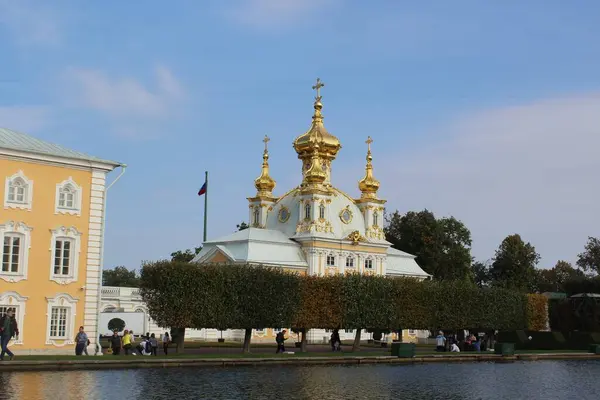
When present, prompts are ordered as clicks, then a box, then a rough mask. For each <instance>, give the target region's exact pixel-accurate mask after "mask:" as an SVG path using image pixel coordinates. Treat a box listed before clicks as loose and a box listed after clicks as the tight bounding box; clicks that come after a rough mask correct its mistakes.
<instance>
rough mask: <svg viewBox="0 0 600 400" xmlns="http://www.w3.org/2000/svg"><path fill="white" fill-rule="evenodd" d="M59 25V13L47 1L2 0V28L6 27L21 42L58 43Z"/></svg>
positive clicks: (0, 3)
mask: <svg viewBox="0 0 600 400" xmlns="http://www.w3.org/2000/svg"><path fill="white" fill-rule="evenodd" d="M59 25H60V23H59V18H58V16H57V14H56V13H55V12H54V11H53V10H52V9H51V8H50V7H48V4H47V3H45V2H38V1H35V0H0V28H1V27H5V28H6V29H7V30H8V31H9V32H10V33H11V34H12V35H13V36H14V39H15V40H16V41H17V43H19V44H22V45H30V44H42V45H56V44H58V43H59V42H60V39H61V34H60V29H59ZM0 32H1V30H0Z"/></svg>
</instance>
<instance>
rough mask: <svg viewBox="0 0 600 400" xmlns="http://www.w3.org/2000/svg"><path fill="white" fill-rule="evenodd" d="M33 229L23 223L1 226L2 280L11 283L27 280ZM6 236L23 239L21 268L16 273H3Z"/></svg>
mask: <svg viewBox="0 0 600 400" xmlns="http://www.w3.org/2000/svg"><path fill="white" fill-rule="evenodd" d="M32 229H33V228H31V227H29V226H27V225H25V224H24V223H23V222H15V221H8V222H6V223H4V224H2V225H0V246H1V247H0V279H3V280H5V281H7V282H11V283H15V282H19V281H22V280H24V279H27V267H28V265H29V249H30V248H31V231H32ZM6 235H19V236H20V238H21V242H22V243H20V246H19V267H18V271H17V272H16V273H14V272H3V271H2V267H1V263H2V261H3V259H4V237H5V236H6Z"/></svg>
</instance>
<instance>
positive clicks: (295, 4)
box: [228, 0, 342, 28]
mask: <svg viewBox="0 0 600 400" xmlns="http://www.w3.org/2000/svg"><path fill="white" fill-rule="evenodd" d="M341 1H342V0H237V1H236V4H237V5H236V6H235V7H234V8H230V9H229V10H228V15H229V16H230V17H231V18H233V19H234V20H236V21H237V22H241V23H243V24H247V25H251V26H254V27H258V28H265V27H272V26H275V25H277V26H287V25H288V24H290V23H293V22H297V21H299V20H301V19H305V18H307V16H309V15H310V14H311V13H317V14H316V15H315V16H318V15H319V10H324V9H326V8H327V7H329V6H331V5H333V4H336V3H340V2H341Z"/></svg>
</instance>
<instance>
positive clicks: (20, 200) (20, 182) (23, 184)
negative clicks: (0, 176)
mask: <svg viewBox="0 0 600 400" xmlns="http://www.w3.org/2000/svg"><path fill="white" fill-rule="evenodd" d="M4 193H5V194H4V208H20V209H27V210H31V202H32V199H33V196H32V195H33V181H30V180H29V179H27V177H26V176H25V175H24V174H23V171H19V172H17V173H16V174H14V175H13V176H9V177H7V178H6V182H5V191H4Z"/></svg>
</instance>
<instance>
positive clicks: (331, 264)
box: [325, 253, 336, 267]
mask: <svg viewBox="0 0 600 400" xmlns="http://www.w3.org/2000/svg"><path fill="white" fill-rule="evenodd" d="M330 260H333V261H332V262H330ZM335 261H336V257H335V254H331V253H330V254H327V255H326V256H325V265H326V266H328V267H335Z"/></svg>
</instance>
